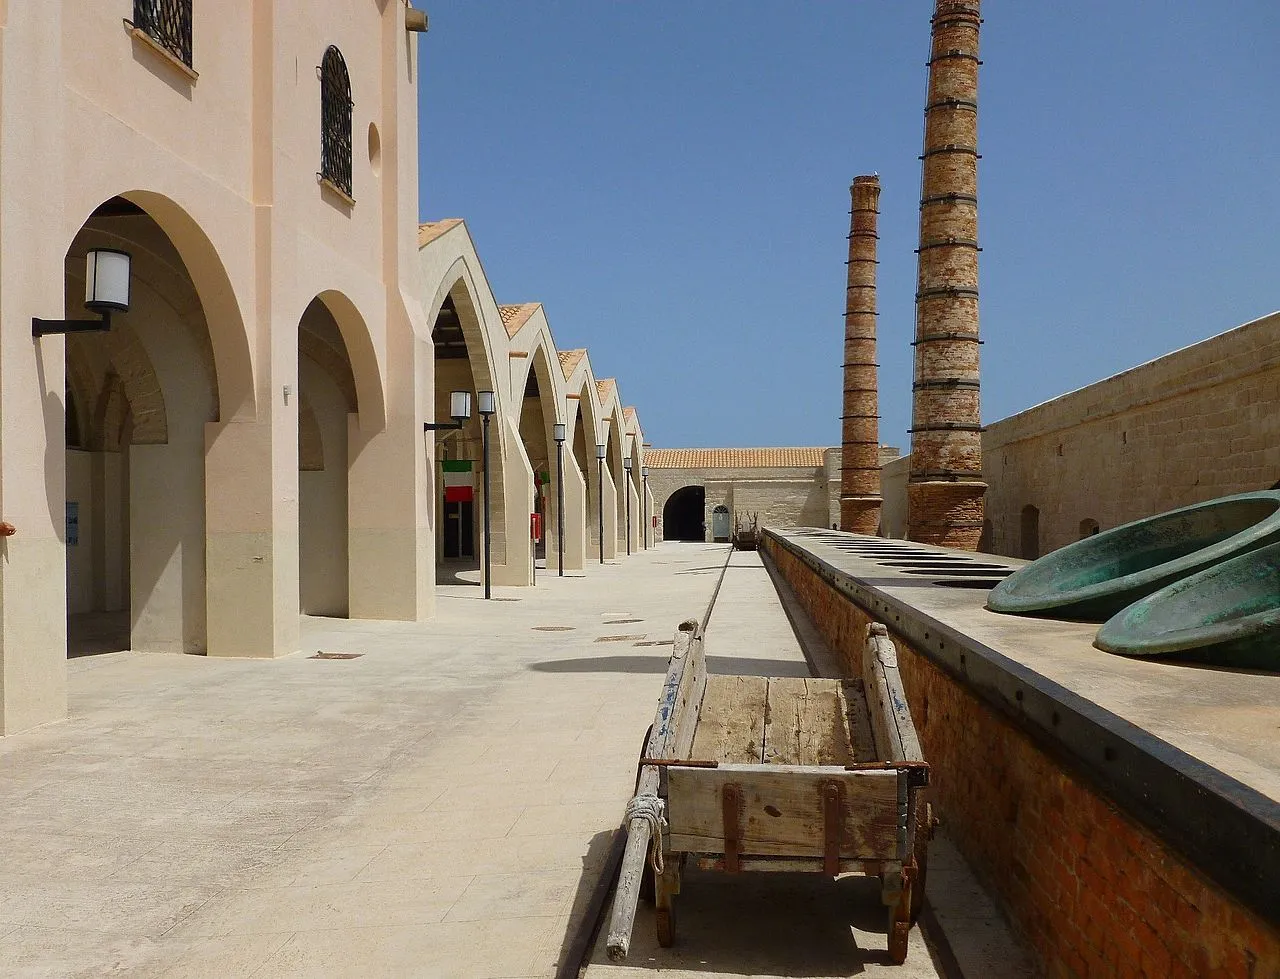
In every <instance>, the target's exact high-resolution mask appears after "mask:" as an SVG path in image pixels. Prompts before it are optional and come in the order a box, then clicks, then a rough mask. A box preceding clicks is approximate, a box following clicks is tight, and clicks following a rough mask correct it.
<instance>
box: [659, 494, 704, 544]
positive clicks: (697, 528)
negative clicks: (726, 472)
mask: <svg viewBox="0 0 1280 979" xmlns="http://www.w3.org/2000/svg"><path fill="white" fill-rule="evenodd" d="M706 503H707V491H706V489H705V488H704V487H702V486H684V487H682V488H680V489H678V490H676V491H675V492H674V493H672V494H671V496H669V497H668V498H667V502H666V503H664V504H663V505H662V539H663V540H683V541H705V540H706V539H707V535H706V524H705V516H704V515H705V508H706Z"/></svg>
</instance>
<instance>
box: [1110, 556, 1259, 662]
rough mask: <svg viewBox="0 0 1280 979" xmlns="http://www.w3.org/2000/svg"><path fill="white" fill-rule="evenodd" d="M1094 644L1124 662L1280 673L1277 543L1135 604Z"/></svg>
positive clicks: (1161, 590) (1225, 563)
mask: <svg viewBox="0 0 1280 979" xmlns="http://www.w3.org/2000/svg"><path fill="white" fill-rule="evenodd" d="M1094 645H1095V646H1097V647H1098V648H1099V649H1103V650H1106V651H1107V652H1109V653H1120V654H1121V655H1123V656H1161V657H1169V658H1173V659H1183V660H1187V661H1192V662H1197V663H1207V664H1210V665H1213V666H1234V667H1252V668H1256V669H1268V670H1276V669H1280V544H1270V545H1268V546H1266V547H1262V548H1259V549H1257V550H1254V551H1250V552H1248V553H1247V554H1242V555H1240V556H1239V557H1235V558H1232V559H1231V560H1229V561H1224V562H1223V563H1222V564H1217V565H1214V566H1213V567H1212V568H1208V569H1206V570H1204V571H1201V572H1199V573H1197V574H1194V575H1192V576H1191V577H1189V578H1183V579H1182V580H1181V581H1178V582H1174V583H1173V584H1172V585H1168V586H1167V587H1165V588H1161V589H1160V590H1159V591H1158V592H1156V593H1154V594H1152V595H1148V596H1147V597H1146V598H1143V599H1141V600H1139V601H1137V602H1135V603H1134V604H1132V605H1130V606H1129V607H1128V608H1126V609H1125V610H1124V611H1123V612H1121V613H1120V614H1119V615H1116V616H1113V617H1112V618H1111V619H1109V620H1108V621H1107V623H1106V624H1105V625H1104V626H1103V627H1102V628H1101V629H1099V630H1098V637H1097V639H1095V640H1094Z"/></svg>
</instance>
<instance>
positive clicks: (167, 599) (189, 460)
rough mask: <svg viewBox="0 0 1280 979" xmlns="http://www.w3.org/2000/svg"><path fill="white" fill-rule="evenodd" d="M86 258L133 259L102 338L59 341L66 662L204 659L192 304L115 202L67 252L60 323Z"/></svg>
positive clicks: (184, 280) (211, 374)
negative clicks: (114, 657) (97, 251)
mask: <svg viewBox="0 0 1280 979" xmlns="http://www.w3.org/2000/svg"><path fill="white" fill-rule="evenodd" d="M170 206H171V207H172V205H170ZM188 232H189V233H188V235H187V238H188V239H190V238H192V237H193V236H194V233H193V232H191V231H190V229H188ZM206 244H207V243H206ZM91 248H114V249H118V250H121V251H125V252H128V253H129V254H130V255H131V256H132V264H131V274H130V293H131V295H130V305H129V310H128V311H127V312H125V313H117V314H116V315H115V316H114V317H113V318H112V322H111V329H110V330H109V331H106V332H89V333H75V334H72V335H69V336H68V337H67V339H66V387H67V392H68V403H67V404H68V407H67V435H68V439H67V444H66V460H65V461H66V469H65V478H66V484H65V486H66V536H65V543H66V553H67V571H66V573H67V613H68V654H69V655H73V656H74V655H78V654H82V653H86V652H100V651H105V650H108V649H127V648H132V649H137V650H145V651H154V652H186V653H204V652H206V651H207V650H208V644H209V639H208V609H207V595H206V570H205V564H206V560H205V553H206V526H205V520H206V504H205V495H206V494H205V485H206V426H207V425H208V424H209V423H211V422H216V421H218V420H219V405H220V399H219V383H218V381H219V374H218V370H217V369H216V367H215V343H214V338H213V337H212V336H211V334H210V329H209V321H208V320H207V319H206V312H205V304H204V301H203V300H204V297H203V296H202V295H201V293H200V292H199V291H198V289H197V286H196V284H195V282H194V281H193V279H192V276H191V274H190V273H189V272H188V268H187V265H186V263H185V261H184V258H183V256H182V254H180V253H179V250H178V248H177V246H176V245H175V243H174V241H173V240H172V239H171V238H170V236H169V233H168V232H167V231H166V230H165V228H162V226H161V225H160V223H158V221H157V220H156V218H154V217H153V216H152V214H151V213H149V212H148V211H147V210H144V209H143V208H142V207H141V206H139V205H138V204H137V203H135V202H134V201H132V200H128V199H126V198H123V197H114V198H111V199H110V200H108V201H106V202H104V203H103V204H102V205H100V206H99V207H98V208H96V209H95V210H94V212H93V213H92V215H91V216H90V217H89V219H88V220H87V221H86V222H85V224H84V225H83V226H82V227H81V229H80V231H79V232H78V233H77V234H76V236H75V238H74V239H73V240H72V242H71V245H70V247H69V248H68V250H67V262H66V277H65V282H66V309H67V311H68V313H69V314H70V315H71V316H73V317H76V316H78V315H80V314H79V313H78V311H79V310H81V309H82V308H83V300H84V295H85V281H84V275H85V255H86V253H87V251H88V250H89V249H91ZM203 271H204V273H205V274H206V276H208V275H212V274H213V271H212V270H211V268H208V267H206V268H204V269H203ZM223 325H224V326H226V325H227V324H223ZM235 325H237V326H238V325H239V324H238V323H237V324H235ZM220 349H221V351H222V354H223V356H224V358H225V357H226V355H227V349H226V346H225V345H223V346H222V347H221V348H220Z"/></svg>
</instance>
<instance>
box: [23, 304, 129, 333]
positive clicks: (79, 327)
mask: <svg viewBox="0 0 1280 979" xmlns="http://www.w3.org/2000/svg"><path fill="white" fill-rule="evenodd" d="M101 315H102V319H100V320H42V319H40V317H38V316H33V317H31V335H32V336H33V337H37V338H39V337H43V336H49V335H51V334H66V333H102V332H105V331H106V330H109V329H111V311H110V310H109V309H104V310H103V311H102V314H101Z"/></svg>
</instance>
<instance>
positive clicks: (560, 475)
mask: <svg viewBox="0 0 1280 979" xmlns="http://www.w3.org/2000/svg"><path fill="white" fill-rule="evenodd" d="M553 431H554V433H555V435H554V437H555V440H556V552H557V554H558V555H559V561H560V574H559V577H561V578H563V577H564V436H565V429H564V424H563V423H559V422H558V423H557V424H556V425H555V427H554V429H553Z"/></svg>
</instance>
